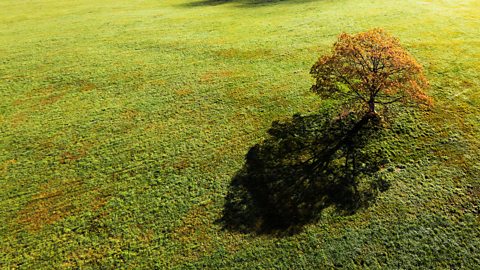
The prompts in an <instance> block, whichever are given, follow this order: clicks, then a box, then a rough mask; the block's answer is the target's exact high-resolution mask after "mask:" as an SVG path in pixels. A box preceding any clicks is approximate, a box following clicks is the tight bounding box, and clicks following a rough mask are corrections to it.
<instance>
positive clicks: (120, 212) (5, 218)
mask: <svg viewBox="0 0 480 270" xmlns="http://www.w3.org/2000/svg"><path fill="white" fill-rule="evenodd" d="M192 2H194V1H191V2H190V1H171V0H168V1H91V0H83V1H74V2H72V1H53V0H52V1H10V0H7V1H2V2H1V3H0V61H1V62H0V135H1V136H0V185H1V187H2V189H1V191H0V199H1V200H0V222H1V224H2V225H1V226H0V242H1V243H2V244H1V251H0V254H1V255H0V265H5V266H7V267H15V266H22V267H25V268H32V267H34V266H35V267H36V268H51V267H52V266H55V267H62V266H64V267H69V266H71V267H75V266H84V267H85V266H90V267H94V266H97V267H98V266H100V265H102V266H106V267H112V268H117V267H132V268H133V267H144V268H145V267H149V268H151V267H154V266H157V267H159V268H173V267H178V268H195V267H197V268H201V267H210V268H221V267H224V268H231V267H242V268H255V267H263V268H275V267H283V268H290V269H291V268H298V269H299V268H302V267H303V268H318V267H319V266H325V267H341V266H343V267H347V268H352V267H354V266H356V267H365V266H370V267H372V268H375V267H381V268H383V267H386V266H388V267H390V268H402V267H403V268H417V267H420V266H423V267H427V268H435V267H438V268H444V267H449V266H452V265H454V266H456V267H459V268H460V267H462V266H464V267H470V268H473V267H474V266H476V265H479V264H480V258H479V255H478V254H479V252H478V250H480V241H479V239H480V236H479V234H480V232H479V229H478V228H479V218H478V213H479V204H478V202H479V201H480V198H479V196H480V193H479V192H480V185H479V184H480V178H479V175H480V166H479V164H480V158H479V156H480V154H479V153H480V139H479V138H480V109H479V108H480V107H479V106H480V95H479V93H480V91H479V89H480V71H479V66H480V60H479V59H480V46H479V45H480V39H479V37H478V36H479V34H480V32H479V29H480V6H479V2H478V1H467V0H465V1H413V0H412V1H410V0H409V1H387V0H374V1H363V0H361V1H358V0H356V1H351V0H340V1H330V0H328V1H327V0H318V1H289V0H285V1H271V2H268V1H265V2H262V1H254V0H252V1H250V0H232V1H229V2H228V1H227V3H217V4H215V5H210V4H209V3H208V1H206V2H204V4H198V3H199V2H194V3H197V4H194V5H192ZM200 2H201V1H200ZM374 27H382V28H384V29H386V30H387V31H388V32H390V33H392V34H393V35H395V36H398V37H399V38H400V40H401V41H402V43H403V44H404V45H405V47H406V48H407V49H408V50H409V51H410V52H411V53H412V54H413V55H414V56H415V57H416V58H417V59H418V61H419V62H420V63H422V65H423V66H424V67H425V70H426V73H427V77H428V79H429V80H430V83H431V88H430V89H429V90H428V92H429V94H430V95H431V96H432V97H433V98H434V99H435V106H434V107H433V108H431V109H430V110H425V111H419V110H417V111H416V112H415V113H404V114H402V115H401V116H399V118H398V120H397V123H396V124H395V125H399V126H400V127H399V128H398V129H399V130H403V131H402V132H400V133H399V134H395V135H392V136H391V137H389V138H387V139H386V141H385V148H387V149H388V150H389V151H392V153H395V157H396V158H395V160H392V166H393V167H394V169H393V171H392V173H391V175H390V178H391V179H390V180H391V183H392V187H391V188H390V189H389V190H388V191H387V192H385V193H384V194H382V195H381V197H380V198H378V200H377V202H376V204H375V205H374V206H372V207H371V208H369V209H366V210H365V211H363V212H360V213H357V214H356V215H353V216H350V217H338V216H336V215H334V214H333V213H329V212H328V211H326V212H325V213H324V216H322V219H321V221H320V222H319V223H317V224H312V225H309V226H308V227H307V228H306V229H305V231H304V232H302V233H300V234H298V235H296V236H293V237H287V238H281V239H276V238H270V237H267V236H260V237H255V236H252V235H241V234H236V233H231V232H228V231H222V230H221V224H217V223H216V222H215V220H216V219H218V218H219V217H220V215H221V211H222V207H223V202H224V196H225V194H226V192H227V188H228V186H229V182H230V180H231V178H232V177H233V175H234V174H235V172H236V171H237V170H239V169H240V168H241V167H242V165H243V161H244V156H245V154H246V152H247V151H248V149H249V148H250V147H251V146H253V145H254V144H256V143H258V142H260V141H261V140H262V139H263V138H265V137H266V136H267V135H266V130H267V129H268V128H269V126H270V124H271V122H272V121H274V120H279V119H288V118H290V117H291V116H292V115H293V114H294V113H302V114H309V113H313V112H316V111H318V110H321V108H322V101H320V100H319V99H318V98H317V97H316V96H314V95H313V94H312V93H310V92H309V87H310V85H311V83H312V81H311V79H310V78H309V75H308V72H309V69H310V67H311V65H312V64H313V63H314V62H315V60H316V59H317V57H318V56H319V55H320V54H321V53H322V52H326V51H328V50H330V47H331V45H332V43H333V42H334V41H335V39H336V36H337V35H338V34H339V33H341V32H342V31H346V32H349V33H356V32H359V31H364V30H367V29H370V28H374ZM398 168H402V169H398ZM419 252H420V253H419ZM419 254H420V255H419ZM459 254H461V255H459Z"/></svg>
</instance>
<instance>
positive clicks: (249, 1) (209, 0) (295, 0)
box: [182, 0, 316, 7]
mask: <svg viewBox="0 0 480 270" xmlns="http://www.w3.org/2000/svg"><path fill="white" fill-rule="evenodd" d="M313 1H316V0H200V1H195V2H190V3H185V4H182V6H184V7H201V6H218V5H223V4H228V3H235V4H238V5H239V6H242V7H256V6H267V5H276V4H301V3H308V2H313Z"/></svg>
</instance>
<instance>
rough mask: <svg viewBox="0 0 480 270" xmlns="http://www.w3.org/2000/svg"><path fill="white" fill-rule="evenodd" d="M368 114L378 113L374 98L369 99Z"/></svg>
mask: <svg viewBox="0 0 480 270" xmlns="http://www.w3.org/2000/svg"><path fill="white" fill-rule="evenodd" d="M368 114H370V115H375V114H377V113H376V112H375V102H373V99H370V100H369V101H368Z"/></svg>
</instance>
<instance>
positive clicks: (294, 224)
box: [219, 113, 389, 235]
mask: <svg viewBox="0 0 480 270" xmlns="http://www.w3.org/2000/svg"><path fill="white" fill-rule="evenodd" d="M380 130H381V127H380V125H379V124H378V121H377V120H376V119H372V118H368V117H363V118H359V117H357V116H355V115H354V114H348V115H346V116H344V117H341V118H332V117H331V115H330V114H329V113H324V114H316V115H310V116H300V115H294V116H293V118H292V119H291V120H289V121H286V122H278V121H275V122H273V123H272V126H271V128H270V129H269V131H268V133H269V135H270V136H269V138H268V139H266V140H265V141H264V142H262V143H261V144H257V145H255V146H253V147H252V148H251V149H250V150H249V151H248V153H247V155H246V162H245V164H244V166H243V168H242V169H240V170H239V171H238V172H237V173H236V175H235V176H234V177H233V179H232V181H231V184H230V188H229V191H228V194H227V196H226V200H225V205H224V210H223V216H222V218H221V219H220V220H219V221H220V222H221V223H223V227H224V229H227V230H231V231H239V232H243V233H251V232H255V233H258V234H287V235H289V234H294V233H297V232H299V231H301V229H302V227H303V226H304V225H306V224H308V223H311V222H315V221H318V219H319V218H320V216H321V212H322V211H323V210H324V209H325V208H327V207H330V206H333V207H334V209H335V213H338V214H340V215H352V214H354V213H355V212H357V211H358V210H360V209H362V208H366V207H368V206H369V205H370V204H371V203H372V202H373V201H374V200H375V197H376V196H377V195H378V194H379V193H380V192H384V191H386V190H387V189H388V188H389V183H388V182H387V181H386V180H384V178H382V173H381V168H382V167H383V166H384V165H386V163H387V160H386V158H385V155H384V153H383V151H382V149H380V147H378V146H377V145H378V144H376V143H375V141H376V140H378V139H379V136H377V134H378V133H379V132H380Z"/></svg>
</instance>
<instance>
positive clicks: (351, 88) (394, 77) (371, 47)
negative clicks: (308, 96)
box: [310, 29, 431, 116]
mask: <svg viewBox="0 0 480 270" xmlns="http://www.w3.org/2000/svg"><path fill="white" fill-rule="evenodd" d="M310 74H311V75H312V76H313V77H314V79H315V84H314V85H313V86H312V90H313V91H314V92H315V93H317V94H318V95H320V96H321V97H323V98H340V99H342V100H344V101H346V105H349V106H351V107H353V108H354V110H356V111H360V112H365V113H366V115H367V116H377V115H378V114H377V111H376V109H377V107H376V105H379V106H382V107H383V106H385V105H388V104H392V103H395V102H404V103H407V102H411V101H414V102H416V103H423V104H430V103H431V99H430V98H429V97H428V96H427V95H426V94H425V93H424V92H423V89H425V88H426V87H427V86H428V81H427V79H426V78H425V76H424V74H423V68H422V66H421V65H420V64H419V63H418V62H417V61H416V60H415V59H414V58H413V57H412V56H411V55H410V54H409V53H408V52H407V51H406V50H405V49H404V48H403V47H402V46H401V45H400V42H399V40H398V39H397V38H395V37H393V36H391V35H389V34H388V33H386V32H385V31H384V30H382V29H373V30H370V31H367V32H363V33H359V34H356V35H349V34H346V33H343V34H341V35H340V36H339V37H338V40H337V42H336V43H335V44H334V47H333V49H332V53H331V55H326V56H322V57H320V58H319V59H318V61H317V62H316V63H315V64H314V65H313V66H312V69H311V71H310Z"/></svg>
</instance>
